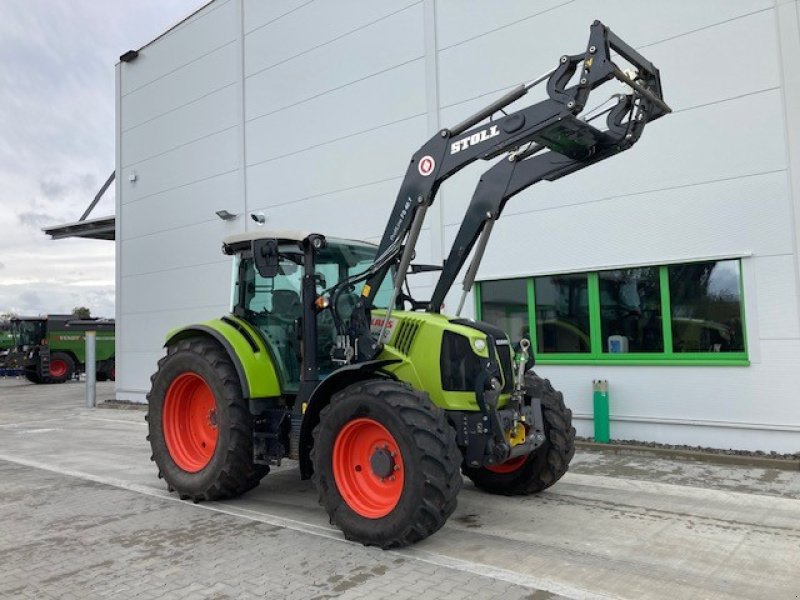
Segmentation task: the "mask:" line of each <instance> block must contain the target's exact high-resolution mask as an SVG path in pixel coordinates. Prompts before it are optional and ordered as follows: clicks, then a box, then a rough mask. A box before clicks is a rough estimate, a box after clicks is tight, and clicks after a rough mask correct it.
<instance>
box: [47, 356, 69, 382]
mask: <svg viewBox="0 0 800 600" xmlns="http://www.w3.org/2000/svg"><path fill="white" fill-rule="evenodd" d="M66 374H67V361H65V360H61V359H60V358H57V359H55V360H54V361H52V362H51V363H50V375H51V376H53V377H63V376H64V375H66Z"/></svg>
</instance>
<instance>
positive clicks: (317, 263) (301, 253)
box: [223, 231, 391, 394]
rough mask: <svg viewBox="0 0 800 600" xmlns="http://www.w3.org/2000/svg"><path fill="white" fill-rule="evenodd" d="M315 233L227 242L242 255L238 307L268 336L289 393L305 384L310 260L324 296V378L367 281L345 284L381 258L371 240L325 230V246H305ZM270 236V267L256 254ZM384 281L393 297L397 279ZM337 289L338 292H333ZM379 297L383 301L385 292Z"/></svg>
mask: <svg viewBox="0 0 800 600" xmlns="http://www.w3.org/2000/svg"><path fill="white" fill-rule="evenodd" d="M311 235H313V234H310V233H307V232H300V231H256V232H249V233H246V234H240V235H235V236H231V237H229V238H227V239H226V240H225V242H224V245H223V248H224V251H225V252H226V253H228V254H233V255H234V256H235V261H236V263H235V275H234V281H233V310H232V312H233V314H234V315H235V316H237V317H239V318H241V319H243V320H245V321H246V322H248V323H249V324H250V325H252V326H253V327H254V328H255V329H256V330H257V331H258V332H259V333H260V334H261V336H263V339H264V341H265V342H266V344H267V346H268V348H269V350H270V353H271V354H272V356H273V358H274V360H275V363H274V364H275V366H276V368H277V370H278V375H279V377H280V380H281V389H282V391H283V393H284V394H296V393H297V392H298V389H299V386H300V379H301V365H302V364H303V349H302V343H301V342H302V339H303V283H304V278H305V275H306V267H307V265H308V264H310V263H313V277H309V278H308V280H307V281H308V284H309V285H310V284H313V296H314V298H315V299H319V300H318V301H317V303H316V304H315V309H314V314H315V320H316V323H315V324H316V330H317V340H318V341H317V344H316V348H315V354H316V363H317V368H318V369H319V376H320V378H321V379H322V378H324V377H325V376H327V375H329V374H330V373H331V372H333V371H334V370H335V369H336V367H337V366H338V365H337V364H335V363H334V361H333V359H332V357H331V353H332V350H333V347H334V345H335V343H336V336H337V324H338V325H341V323H342V322H346V321H347V320H349V318H350V315H351V313H352V312H353V309H354V308H355V305H356V302H357V301H358V297H359V293H360V292H361V289H360V288H361V287H363V286H362V285H359V286H358V288H356V286H352V285H351V286H347V285H345V286H341V289H340V284H341V283H342V282H344V281H345V280H347V279H349V278H351V277H353V276H354V275H357V274H360V273H362V272H364V271H366V270H367V269H368V268H369V267H370V266H371V265H372V264H373V263H374V262H375V253H376V251H377V246H375V245H374V244H370V243H368V242H362V241H357V240H344V239H338V238H323V237H322V236H319V237H318V238H316V239H319V240H320V246H319V247H310V246H308V245H307V246H306V247H304V240H307V239H308V238H309V236H311ZM265 241H272V242H275V243H274V244H272V245H270V251H269V252H270V253H271V258H270V260H271V261H272V264H271V266H270V269H269V270H267V269H265V268H264V266H263V264H262V265H259V261H257V260H256V257H255V256H254V253H256V252H259V251H261V252H262V254H263V248H264V247H265V245H264V244H263V243H261V242H265ZM254 248H255V250H254ZM307 254H308V255H309V256H307ZM384 287H385V288H386V289H385V290H384V291H383V293H382V295H383V298H385V301H388V298H389V295H390V293H391V281H389V280H387V281H386V284H385V286H384ZM333 290H336V293H335V294H333V295H332V294H331V292H332V291H333ZM330 302H335V306H331V305H330ZM377 303H378V306H380V303H381V298H380V297H379V298H378V300H377ZM384 306H385V305H384ZM337 321H338V323H337Z"/></svg>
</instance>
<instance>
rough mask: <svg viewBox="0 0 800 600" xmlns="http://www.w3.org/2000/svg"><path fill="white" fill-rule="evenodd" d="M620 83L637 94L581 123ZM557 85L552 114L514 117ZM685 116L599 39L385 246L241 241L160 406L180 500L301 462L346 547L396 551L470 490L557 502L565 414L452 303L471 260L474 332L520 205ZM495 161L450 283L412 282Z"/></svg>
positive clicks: (481, 138)
mask: <svg viewBox="0 0 800 600" xmlns="http://www.w3.org/2000/svg"><path fill="white" fill-rule="evenodd" d="M612 52H613V53H615V54H614V55H613V56H612ZM620 64H624V65H626V66H627V67H628V69H627V70H623V68H622V66H620ZM612 80H616V81H619V82H620V83H622V84H623V85H624V88H620V90H622V91H621V92H620V93H616V94H614V95H613V96H612V97H611V100H610V103H606V104H604V105H603V107H601V108H600V109H598V110H593V111H590V112H589V114H582V113H583V111H584V109H585V106H586V102H587V100H588V97H589V94H590V93H591V92H592V91H593V90H594V89H596V88H598V87H599V86H601V85H603V84H605V83H607V82H609V81H612ZM540 83H546V87H547V98H546V99H545V100H543V101H541V102H538V103H536V104H533V105H531V106H528V107H526V108H523V109H520V110H518V111H515V112H511V113H506V112H505V111H504V109H505V108H506V107H507V106H508V105H510V104H512V103H513V102H515V101H517V100H519V99H521V98H522V97H524V96H525V95H526V94H527V93H528V91H529V90H530V89H531V88H533V87H534V86H535V85H538V84H540ZM669 110H670V109H669V107H668V106H667V105H666V104H665V103H664V101H663V95H662V91H661V83H660V78H659V73H658V70H657V69H656V68H655V67H654V66H653V65H652V64H651V63H649V62H648V61H647V60H646V59H644V58H643V57H642V56H641V55H640V54H639V53H638V52H636V51H635V50H634V49H632V48H631V47H630V46H628V45H627V44H625V43H624V42H623V41H622V40H620V39H619V38H618V37H617V36H616V35H614V34H613V33H612V32H611V31H610V30H609V29H608V28H607V27H605V26H604V25H603V24H602V23H600V22H599V21H596V22H595V23H594V24H593V25H592V27H591V31H590V37H589V43H588V46H587V49H586V51H585V52H583V53H580V54H576V55H571V56H569V55H568V56H562V57H561V59H560V61H559V63H558V65H557V66H556V68H554V69H553V70H552V71H549V72H548V73H546V74H545V75H543V76H541V77H539V78H537V79H536V80H534V81H532V82H531V83H529V84H524V85H520V86H518V87H517V88H515V89H514V90H512V91H511V92H509V93H508V94H506V95H505V96H503V97H502V98H500V99H499V100H497V101H496V102H494V103H492V104H491V105H489V106H487V107H486V108H485V109H483V110H481V111H479V112H478V113H476V114H475V115H473V116H471V117H470V118H468V119H466V120H464V121H463V122H462V123H460V124H458V125H456V126H454V127H452V128H448V129H443V130H441V131H440V132H438V133H437V134H436V135H434V136H433V137H432V138H431V139H430V140H428V142H426V143H425V144H424V145H423V146H422V147H421V148H420V149H419V150H418V151H417V152H416V153H415V154H414V156H413V157H412V159H411V162H410V164H409V167H408V170H407V172H406V176H405V178H404V180H403V183H402V184H401V188H400V192H399V194H398V198H397V202H396V204H395V207H394V209H393V211H392V213H391V215H390V218H389V222H388V224H387V226H386V230H385V232H384V235H383V238H382V239H381V242H380V244H378V245H377V246H376V245H372V244H368V243H366V242H359V241H355V240H346V239H338V238H333V237H328V236H325V235H324V234H322V233H318V232H311V231H302V230H297V231H294V230H292V231H265V230H257V231H253V232H248V233H243V234H239V235H235V236H232V237H229V238H227V239H226V240H225V241H224V244H223V251H224V252H225V253H226V254H229V255H231V256H233V257H234V260H235V261H236V276H235V281H234V302H233V309H232V312H231V314H229V315H226V316H223V317H221V318H219V319H214V320H211V321H208V322H206V323H202V324H197V325H191V326H187V327H182V328H180V329H177V330H174V331H172V332H171V333H170V334H169V335H168V339H167V342H166V348H167V353H166V356H164V357H163V358H162V359H161V360H160V361H159V364H158V370H157V372H156V373H155V374H154V375H153V377H152V388H151V391H150V393H149V394H148V401H149V411H148V416H147V418H148V421H149V436H148V439H149V440H150V444H151V446H152V450H153V460H154V461H155V462H156V464H157V466H158V470H159V476H160V477H163V478H164V479H165V480H166V482H167V485H168V488H169V489H170V491H176V492H177V493H178V494H179V495H180V497H181V498H183V499H190V500H193V501H195V502H199V501H202V500H217V499H222V498H230V497H233V496H236V495H239V494H242V493H244V492H246V491H248V490H250V489H252V488H253V487H255V486H256V485H258V483H259V481H260V480H261V478H263V477H264V476H265V475H266V474H267V473H268V472H269V467H270V465H272V464H280V462H281V460H283V459H284V458H291V459H295V460H298V461H299V464H300V474H301V476H302V477H303V478H313V480H314V483H315V485H316V487H317V489H318V491H319V494H320V502H321V503H322V505H323V506H324V507H325V509H326V511H327V512H328V514H329V516H330V519H331V522H332V523H335V524H336V525H337V526H339V527H340V528H341V529H342V531H343V532H344V535H345V536H346V537H347V538H348V539H353V540H357V541H360V542H362V543H364V544H369V545H377V546H380V547H383V548H389V547H396V546H403V545H407V544H410V543H413V542H416V541H418V540H421V539H423V538H425V537H427V536H429V535H431V534H432V533H434V532H435V531H437V530H438V529H439V528H441V527H442V525H443V524H444V523H445V521H446V520H447V518H448V517H449V516H450V514H451V513H452V512H453V510H454V509H455V506H456V499H457V495H458V492H459V490H460V488H461V485H462V473H463V474H465V475H467V476H468V477H469V478H470V479H471V480H472V481H473V482H474V483H475V484H476V485H477V486H478V487H479V488H481V489H483V490H486V491H488V492H491V493H496V494H505V495H521V494H530V493H535V492H539V491H541V490H544V489H546V488H547V487H549V486H551V485H553V484H554V483H555V482H556V481H558V480H559V479H560V478H561V477H562V476H563V475H564V473H565V472H566V471H567V468H568V466H569V462H570V460H571V458H572V456H573V453H574V438H575V430H574V428H573V427H572V413H571V411H570V410H569V409H568V408H567V407H566V406H565V404H564V400H563V398H562V395H561V394H560V393H559V392H557V391H556V390H555V389H553V387H552V386H551V385H550V383H549V382H548V381H547V380H544V379H542V378H540V377H539V376H537V375H536V374H535V373H534V371H533V370H532V366H533V358H532V356H531V350H530V343H529V342H528V341H527V340H522V342H520V345H519V348H518V349H514V348H512V346H511V343H510V341H509V338H508V336H507V335H506V333H505V332H503V331H502V330H500V329H498V328H496V327H494V326H492V325H490V324H489V323H482V322H476V321H473V320H470V319H464V318H459V317H458V315H456V317H450V316H446V315H444V314H442V313H441V310H442V306H443V302H444V297H445V295H446V294H447V292H448V291H449V289H450V288H451V287H452V285H453V283H454V282H455V281H456V279H457V277H458V276H459V273H460V272H461V270H462V268H463V267H464V265H465V264H466V262H467V260H468V258H469V257H470V256H472V257H473V258H472V261H471V263H470V265H469V266H468V267H467V271H466V275H465V277H464V279H463V286H462V287H463V292H462V299H461V302H460V303H459V306H458V310H457V312H458V313H460V311H461V309H462V307H463V302H464V298H465V297H466V295H467V294H468V293H469V291H470V289H471V286H472V284H473V282H474V279H475V275H476V273H477V270H478V266H479V264H480V260H481V258H482V256H483V253H484V250H485V248H486V245H487V243H488V239H489V235H490V233H491V231H492V226H493V224H494V222H495V221H496V220H497V218H499V216H500V214H501V212H502V210H503V207H504V206H505V204H506V202H507V201H508V199H509V198H511V197H512V196H514V195H515V194H517V193H519V192H520V191H522V190H523V189H525V188H527V187H529V186H530V185H533V184H534V183H537V182H539V181H542V180H549V181H552V180H555V179H558V178H560V177H564V176H566V175H569V174H571V173H573V172H576V171H578V170H580V169H583V168H585V167H587V166H589V165H591V164H594V163H596V162H599V161H602V160H604V159H606V158H609V157H611V156H614V155H615V154H618V153H620V152H623V151H624V150H627V149H628V148H630V147H631V146H632V145H633V144H634V143H635V142H636V141H637V140H638V139H639V137H640V135H641V133H642V130H643V128H644V126H645V125H646V123H648V122H649V121H652V120H654V119H657V118H659V117H661V116H663V115H664V114H666V113H668V112H669ZM498 113H501V115H502V116H497V115H498ZM603 115H607V117H606V120H605V122H604V126H601V127H597V126H595V124H594V123H595V122H596V121H597V119H599V117H601V116H603ZM486 119H490V121H489V122H488V123H485V124H480V123H481V122H482V121H485V120H486ZM498 156H502V158H501V159H500V160H499V161H498V162H497V163H496V164H495V165H494V166H493V167H492V168H490V169H489V170H488V171H487V172H486V173H484V175H483V176H482V177H481V180H480V182H479V184H478V186H477V188H476V191H475V194H474V196H473V199H472V202H471V203H470V205H469V208H468V209H467V213H466V215H465V217H464V220H463V222H462V225H461V228H460V229H459V232H458V234H457V236H456V239H455V243H454V245H453V248H452V250H451V251H450V254H449V256H448V257H447V260H446V261H445V262H444V264H443V265H441V266H438V265H437V266H431V265H416V264H412V260H413V257H414V249H415V246H416V242H417V239H418V237H419V234H420V231H421V230H422V226H423V222H424V218H425V213H426V211H427V209H428V207H430V205H431V204H432V203H433V201H434V198H435V195H436V192H437V190H438V188H439V186H440V185H441V183H442V182H443V181H445V180H446V179H447V178H448V177H450V176H452V175H454V174H455V173H457V172H458V171H459V170H461V169H462V168H464V167H465V166H466V165H468V164H470V163H472V162H474V161H476V160H479V159H480V160H490V159H492V158H495V157H498ZM422 271H430V272H435V273H438V280H437V283H436V285H435V288H434V291H433V294H432V296H431V298H428V299H417V298H414V297H413V295H412V294H411V292H410V290H409V287H408V285H407V278H408V276H409V275H410V274H413V273H417V272H422Z"/></svg>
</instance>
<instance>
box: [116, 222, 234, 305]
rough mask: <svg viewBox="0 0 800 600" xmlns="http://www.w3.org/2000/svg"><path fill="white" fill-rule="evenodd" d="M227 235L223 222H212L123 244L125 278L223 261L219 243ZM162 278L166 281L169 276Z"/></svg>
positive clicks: (228, 231) (155, 234) (123, 242)
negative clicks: (125, 257)
mask: <svg viewBox="0 0 800 600" xmlns="http://www.w3.org/2000/svg"><path fill="white" fill-rule="evenodd" d="M231 233H232V232H231V231H230V229H229V228H228V227H227V224H226V223H225V222H223V221H222V220H221V219H215V220H213V221H208V222H204V223H199V224H197V225H189V226H187V227H183V228H182V229H180V230H178V231H177V232H176V231H175V230H169V231H162V232H159V233H153V234H151V235H147V236H142V237H137V238H133V239H130V240H123V241H122V245H121V247H122V252H123V253H125V254H126V256H127V259H126V262H125V264H124V266H125V275H126V276H130V275H139V274H143V273H156V272H165V271H168V270H175V271H181V270H183V269H186V268H187V267H192V266H194V265H205V264H208V263H215V262H218V261H220V260H223V254H222V251H221V250H220V248H221V247H222V240H223V238H224V237H225V236H227V235H230V234H231ZM165 277H166V278H167V280H169V279H171V277H172V275H165ZM123 306H124V302H123ZM124 310H127V309H123V312H124Z"/></svg>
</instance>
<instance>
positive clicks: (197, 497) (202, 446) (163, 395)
mask: <svg viewBox="0 0 800 600" xmlns="http://www.w3.org/2000/svg"><path fill="white" fill-rule="evenodd" d="M147 401H148V404H149V406H148V414H147V416H146V417H145V418H146V420H147V421H148V424H149V430H150V432H149V435H148V436H147V439H148V440H149V441H150V446H151V448H152V450H153V455H152V457H151V458H152V460H154V461H155V463H156V465H158V472H159V476H161V477H163V478H164V479H165V480H166V482H167V486H168V488H169V490H170V491H173V490H174V491H177V492H178V494H179V495H180V497H181V498H182V499H184V500H194V501H195V502H199V501H201V500H219V499H223V498H231V497H233V496H238V495H239V494H243V493H244V492H246V491H248V490H250V489H252V488H254V487H255V486H257V485H258V482H259V481H260V480H261V478H262V477H263V476H264V475H266V474H267V473H268V472H269V467H266V466H261V465H255V464H253V462H252V459H253V443H252V417H251V416H250V411H249V410H248V406H247V401H246V400H245V399H244V398H243V397H242V390H241V386H240V384H239V378H238V376H237V374H236V369H235V368H234V366H233V363H232V362H231V359H230V358H229V357H228V355H227V354H226V353H225V352H224V350H223V349H222V348H221V347H220V346H219V345H218V344H217V343H216V342H214V341H212V340H209V339H205V338H189V339H185V340H181V341H179V342H178V343H177V344H175V345H172V346H170V347H169V349H168V350H167V355H166V356H165V357H164V358H162V359H161V360H160V361H159V362H158V371H157V372H156V374H155V375H153V377H152V389H151V391H150V393H149V394H148V395H147Z"/></svg>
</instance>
